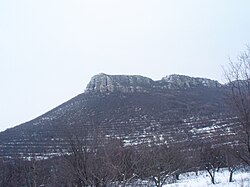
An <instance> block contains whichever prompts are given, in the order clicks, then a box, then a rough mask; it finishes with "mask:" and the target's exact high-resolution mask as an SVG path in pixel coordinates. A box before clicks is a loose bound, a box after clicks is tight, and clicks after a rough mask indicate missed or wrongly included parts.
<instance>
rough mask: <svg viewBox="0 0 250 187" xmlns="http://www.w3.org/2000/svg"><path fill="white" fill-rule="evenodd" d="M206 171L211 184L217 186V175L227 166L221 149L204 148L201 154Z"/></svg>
mask: <svg viewBox="0 0 250 187" xmlns="http://www.w3.org/2000/svg"><path fill="white" fill-rule="evenodd" d="M201 160H202V163H203V167H204V169H205V170H206V171H207V172H208V174H209V176H210V178H211V182H212V183H213V184H215V174H216V172H218V171H219V169H220V168H222V167H223V166H225V158H224V155H223V153H222V151H221V150H220V149H219V148H211V147H204V149H203V150H202V153H201Z"/></svg>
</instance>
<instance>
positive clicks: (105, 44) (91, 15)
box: [0, 0, 250, 131]
mask: <svg viewBox="0 0 250 187" xmlns="http://www.w3.org/2000/svg"><path fill="white" fill-rule="evenodd" d="M249 9H250V1H249V0H237V1H235V0H70V1H69V0H53V1H52V0H37V1H34V0H22V1H20V0H0V89H1V90H0V104H1V106H0V131H3V130H5V129H6V128H10V127H13V126H16V125H19V124H21V123H24V122H26V121H29V120H31V119H33V118H35V117H37V116H39V115H41V114H43V113H45V112H47V111H49V110H51V109H53V108H54V107H56V106H58V105H60V104H62V103H63V102H65V101H67V100H69V99H71V98H72V97H74V96H76V95H78V94H80V93H83V92H84V90H85V87H86V86H87V84H88V82H89V81H90V79H91V77H92V76H94V75H95V74H98V73H107V74H129V75H143V76H147V77H150V78H152V79H153V80H159V79H161V78H162V77H164V76H166V75H169V74H184V75H189V76H195V77H206V78H210V79H215V80H218V81H220V82H223V70H222V66H226V64H228V58H229V57H231V58H236V57H237V55H238V54H239V52H240V51H242V50H245V49H246V45H247V44H249V43H250V11H249Z"/></svg>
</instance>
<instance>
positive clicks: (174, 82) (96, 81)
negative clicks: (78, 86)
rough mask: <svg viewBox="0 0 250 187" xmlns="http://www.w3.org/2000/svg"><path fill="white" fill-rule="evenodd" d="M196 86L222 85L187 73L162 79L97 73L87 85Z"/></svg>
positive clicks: (96, 88)
mask: <svg viewBox="0 0 250 187" xmlns="http://www.w3.org/2000/svg"><path fill="white" fill-rule="evenodd" d="M194 87H208V88H217V87H222V84H220V83H219V82H218V81H215V80H210V79H205V78H194V77H189V76H185V75H176V74H173V75H169V76H166V77H163V78H162V79H161V80H158V81H153V80H152V79H150V78H147V77H143V76H140V75H107V74H104V73H101V74H98V75H95V76H93V77H92V78H91V80H90V82H89V84H88V85H87V88H86V92H88V93H89V92H100V93H105V92H111V93H112V92H122V93H134V92H148V91H149V90H150V89H157V88H159V89H183V88H184V89H188V88H194Z"/></svg>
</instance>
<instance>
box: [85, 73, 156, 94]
mask: <svg viewBox="0 0 250 187" xmlns="http://www.w3.org/2000/svg"><path fill="white" fill-rule="evenodd" d="M152 83H153V80H152V79H150V78H147V77H143V76H139V75H107V74H104V73H101V74H98V75H95V76H94V77H92V78H91V80H90V82H89V84H88V85H87V88H86V91H87V92H91V91H96V92H101V93H104V92H115V91H118V92H124V93H130V92H131V93H133V92H143V91H144V88H145V87H148V86H151V85H152Z"/></svg>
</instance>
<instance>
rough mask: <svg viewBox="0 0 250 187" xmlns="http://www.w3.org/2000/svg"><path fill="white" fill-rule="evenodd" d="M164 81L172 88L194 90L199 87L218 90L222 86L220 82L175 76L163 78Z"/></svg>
mask: <svg viewBox="0 0 250 187" xmlns="http://www.w3.org/2000/svg"><path fill="white" fill-rule="evenodd" d="M162 81H164V82H166V83H169V85H170V87H172V88H175V87H179V88H192V87H197V86H203V87H208V88H216V87H221V86H222V85H221V84H220V83H219V82H218V81H214V80H210V79H206V78H196V77H189V76H185V75H175V74H174V75H169V76H166V77H163V78H162Z"/></svg>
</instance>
